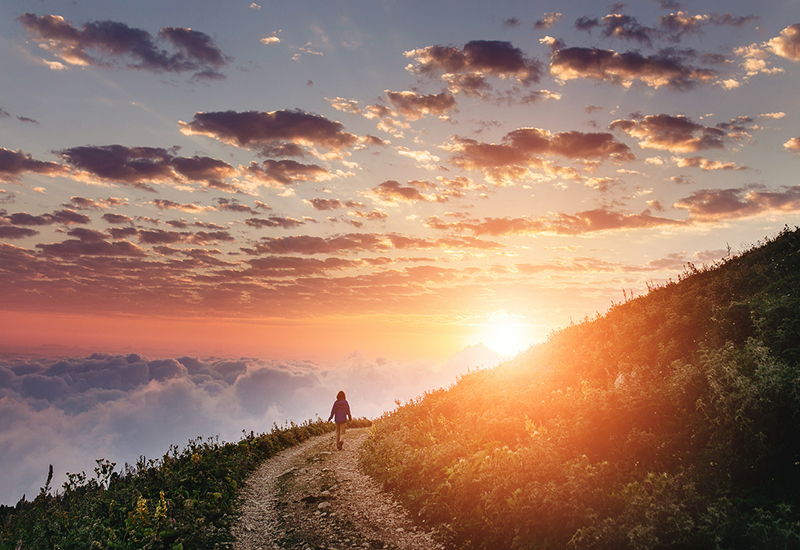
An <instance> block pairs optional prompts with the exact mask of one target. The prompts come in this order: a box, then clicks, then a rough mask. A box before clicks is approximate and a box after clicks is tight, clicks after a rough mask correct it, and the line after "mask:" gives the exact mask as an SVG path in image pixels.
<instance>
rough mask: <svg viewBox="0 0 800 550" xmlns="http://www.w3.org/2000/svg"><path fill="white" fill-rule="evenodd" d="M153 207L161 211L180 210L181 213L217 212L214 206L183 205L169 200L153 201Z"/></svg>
mask: <svg viewBox="0 0 800 550" xmlns="http://www.w3.org/2000/svg"><path fill="white" fill-rule="evenodd" d="M152 203H153V205H155V207H156V208H158V209H159V210H180V211H181V212H190V213H198V212H206V211H208V210H216V208H214V207H213V206H199V205H197V204H181V203H179V202H175V201H171V200H167V199H153V201H152Z"/></svg>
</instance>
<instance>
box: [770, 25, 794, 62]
mask: <svg viewBox="0 0 800 550" xmlns="http://www.w3.org/2000/svg"><path fill="white" fill-rule="evenodd" d="M767 47H768V48H769V49H770V51H772V52H773V53H774V54H776V55H779V56H781V57H784V58H786V59H789V60H791V61H800V23H795V24H794V25H789V26H788V27H786V28H785V29H783V30H782V31H781V35H780V36H776V37H775V38H772V39H770V40H769V42H767Z"/></svg>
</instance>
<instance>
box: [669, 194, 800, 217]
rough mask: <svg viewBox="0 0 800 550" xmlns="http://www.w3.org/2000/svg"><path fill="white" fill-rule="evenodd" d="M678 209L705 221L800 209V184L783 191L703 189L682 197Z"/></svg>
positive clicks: (675, 205)
mask: <svg viewBox="0 0 800 550" xmlns="http://www.w3.org/2000/svg"><path fill="white" fill-rule="evenodd" d="M673 206H674V207H675V208H681V209H684V210H687V211H688V212H689V215H690V216H691V218H692V219H694V220H697V221H702V222H713V221H718V220H730V219H737V218H747V217H753V216H757V215H759V214H764V213H770V212H797V211H799V210H800V186H796V187H785V188H784V190H783V191H781V192H777V191H764V190H762V188H761V187H755V186H753V187H741V188H734V189H702V190H700V191H697V192H695V193H692V195H690V196H689V197H686V198H684V199H681V200H679V201H678V202H676V203H675V204H674V205H673Z"/></svg>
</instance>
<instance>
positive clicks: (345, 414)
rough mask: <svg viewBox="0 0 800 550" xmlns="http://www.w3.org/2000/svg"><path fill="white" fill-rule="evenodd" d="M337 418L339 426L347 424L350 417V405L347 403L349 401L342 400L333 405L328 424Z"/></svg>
mask: <svg viewBox="0 0 800 550" xmlns="http://www.w3.org/2000/svg"><path fill="white" fill-rule="evenodd" d="M334 416H336V420H335V422H336V423H337V424H344V423H345V422H347V419H348V418H351V419H352V417H351V416H350V404H349V403H348V402H347V399H340V400H339V401H337V402H336V403H334V404H333V407H332V408H331V415H330V416H329V417H328V422H330V420H331V418H333V417H334Z"/></svg>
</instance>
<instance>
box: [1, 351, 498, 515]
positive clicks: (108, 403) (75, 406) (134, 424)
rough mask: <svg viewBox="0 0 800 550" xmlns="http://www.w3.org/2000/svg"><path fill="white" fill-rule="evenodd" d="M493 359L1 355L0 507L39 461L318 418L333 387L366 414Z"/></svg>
mask: <svg viewBox="0 0 800 550" xmlns="http://www.w3.org/2000/svg"><path fill="white" fill-rule="evenodd" d="M497 361H498V356H497V354H495V353H494V352H490V351H488V350H486V349H485V348H482V347H475V348H469V349H467V350H465V351H464V352H463V353H461V354H459V355H458V356H455V357H453V358H452V359H450V360H449V361H447V362H445V363H444V364H440V365H435V364H429V363H422V362H420V363H405V364H403V363H399V362H397V361H392V360H389V359H385V358H378V359H368V358H366V357H363V356H360V355H358V354H352V355H350V356H348V357H345V358H344V359H342V361H341V362H340V363H338V364H335V365H321V364H316V363H313V362H309V361H301V360H297V361H283V362H282V361H264V360H258V359H251V358H242V359H237V360H233V359H200V358H197V357H177V358H169V359H151V358H147V357H144V356H142V355H138V354H127V355H112V354H107V353H95V354H93V355H91V356H88V357H73V358H67V359H61V360H54V359H45V358H36V359H33V358H27V359H22V358H19V359H15V358H13V357H5V358H3V359H1V360H0V416H1V417H2V418H3V419H4V422H3V424H2V426H1V427H0V470H2V471H3V474H4V475H3V483H2V487H0V502H2V503H3V504H6V505H13V504H14V503H16V502H17V500H19V499H20V498H21V497H22V495H23V494H25V495H26V496H27V498H28V499H32V498H33V497H34V496H35V495H36V493H38V489H39V487H41V486H42V485H44V481H45V477H46V475H47V468H48V465H49V464H53V467H54V470H55V472H56V475H55V477H54V479H53V486H54V487H60V485H61V483H63V482H64V481H65V480H66V473H67V472H71V473H76V472H79V471H81V470H83V471H87V472H91V470H92V468H93V467H94V459H99V458H106V459H108V460H111V461H113V462H117V465H118V467H121V466H122V465H123V463H124V462H129V463H131V464H133V463H135V462H136V460H137V459H138V458H139V456H141V455H144V456H146V457H148V458H156V457H160V456H161V455H162V454H164V453H166V452H167V450H168V449H169V447H170V445H179V446H182V445H184V444H186V442H187V441H188V440H189V439H192V438H195V437H197V436H202V437H213V436H219V437H220V438H221V439H222V440H224V441H237V440H238V439H239V438H240V437H241V435H242V430H245V431H248V432H249V431H250V430H254V431H256V432H267V431H269V430H270V429H271V428H272V426H273V423H277V424H278V425H283V424H284V423H287V422H288V421H289V420H293V421H296V422H301V421H303V420H304V419H311V420H313V419H315V418H316V417H317V416H319V417H320V418H322V419H323V420H324V419H327V417H328V412H329V410H330V406H331V403H333V401H334V400H335V396H336V393H337V392H338V391H339V390H341V389H344V390H345V391H346V393H347V395H348V399H349V401H350V404H351V409H352V411H353V415H354V416H356V417H361V416H366V417H369V418H373V417H376V416H379V415H380V414H381V413H382V412H383V411H386V410H390V409H392V408H394V406H395V405H394V401H395V400H396V399H397V400H401V401H406V400H408V399H411V398H413V397H414V396H416V395H419V394H420V393H421V392H423V391H427V390H430V389H434V388H437V387H440V386H446V385H449V384H451V383H453V382H455V379H456V376H457V375H458V374H459V373H462V372H465V371H466V370H467V369H475V368H481V367H482V366H483V367H489V366H493V365H495V364H497Z"/></svg>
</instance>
